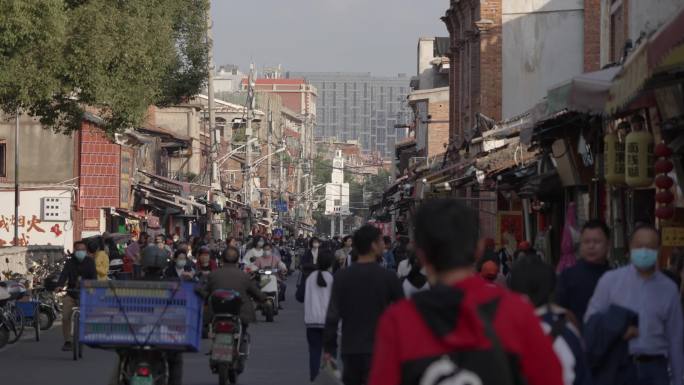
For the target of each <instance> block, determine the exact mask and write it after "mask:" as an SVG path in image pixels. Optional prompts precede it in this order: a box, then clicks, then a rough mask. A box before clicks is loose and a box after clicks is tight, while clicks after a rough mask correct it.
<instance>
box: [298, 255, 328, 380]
mask: <svg viewBox="0 0 684 385" xmlns="http://www.w3.org/2000/svg"><path fill="white" fill-rule="evenodd" d="M334 260H335V258H334V257H333V255H332V254H331V253H329V252H323V253H321V256H320V257H319V258H318V261H317V262H318V263H317V265H318V271H317V272H314V273H313V274H311V275H309V278H307V280H306V289H305V294H304V323H305V324H306V340H307V342H308V344H309V378H310V379H311V381H312V382H313V381H314V380H315V379H316V376H318V371H319V369H320V368H321V356H322V355H323V329H324V327H325V316H326V314H327V312H328V304H329V303H330V293H331V292H332V285H333V276H332V274H331V272H330V270H331V269H332V266H333V262H334Z"/></svg>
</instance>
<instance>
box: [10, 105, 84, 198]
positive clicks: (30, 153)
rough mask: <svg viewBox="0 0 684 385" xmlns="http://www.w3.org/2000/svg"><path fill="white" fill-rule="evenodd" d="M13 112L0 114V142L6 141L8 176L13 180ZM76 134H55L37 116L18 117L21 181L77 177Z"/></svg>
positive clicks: (53, 181)
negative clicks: (75, 172)
mask: <svg viewBox="0 0 684 385" xmlns="http://www.w3.org/2000/svg"><path fill="white" fill-rule="evenodd" d="M15 124H16V123H15V120H14V117H13V116H7V115H2V114H0V143H4V144H5V149H6V151H5V159H4V161H5V165H6V167H5V170H6V177H5V178H2V176H0V180H4V181H7V182H14V130H15ZM74 146H75V136H73V135H72V136H67V135H64V134H56V133H54V132H53V131H51V130H48V129H45V128H43V126H41V124H40V122H39V121H38V118H31V117H29V116H26V115H22V116H21V118H20V119H19V181H20V183H21V184H22V185H23V184H50V183H61V182H66V181H70V182H71V183H74V182H73V181H71V179H72V178H74V176H75V175H74Z"/></svg>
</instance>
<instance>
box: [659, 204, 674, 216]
mask: <svg viewBox="0 0 684 385" xmlns="http://www.w3.org/2000/svg"><path fill="white" fill-rule="evenodd" d="M655 215H656V217H658V219H670V218H672V217H674V207H672V206H671V205H668V206H661V207H658V208H657V209H656V212H655Z"/></svg>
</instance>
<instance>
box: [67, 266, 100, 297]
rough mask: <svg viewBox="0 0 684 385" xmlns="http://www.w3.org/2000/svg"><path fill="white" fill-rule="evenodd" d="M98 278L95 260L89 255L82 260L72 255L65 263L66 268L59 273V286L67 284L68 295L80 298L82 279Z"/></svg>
mask: <svg viewBox="0 0 684 385" xmlns="http://www.w3.org/2000/svg"><path fill="white" fill-rule="evenodd" d="M85 279H97V271H96V270H95V260H94V259H93V258H92V257H90V256H87V257H85V258H84V259H83V261H80V262H79V260H78V259H76V257H73V256H72V257H71V258H69V260H67V261H66V263H65V264H64V269H63V270H62V273H61V274H60V275H59V280H58V281H57V287H64V285H65V284H66V286H67V295H68V296H69V297H71V298H74V299H78V298H79V297H80V292H79V290H80V289H81V282H80V281H81V280H85Z"/></svg>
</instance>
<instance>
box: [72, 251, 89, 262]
mask: <svg viewBox="0 0 684 385" xmlns="http://www.w3.org/2000/svg"><path fill="white" fill-rule="evenodd" d="M87 254H88V253H86V251H85V250H76V252H74V257H76V259H78V260H79V262H80V261H82V260H84V259H85V257H86V255H87Z"/></svg>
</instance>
